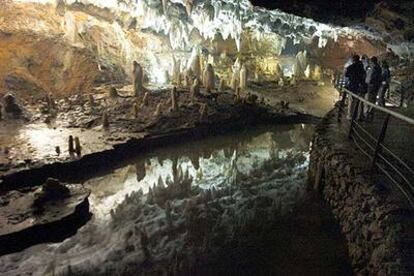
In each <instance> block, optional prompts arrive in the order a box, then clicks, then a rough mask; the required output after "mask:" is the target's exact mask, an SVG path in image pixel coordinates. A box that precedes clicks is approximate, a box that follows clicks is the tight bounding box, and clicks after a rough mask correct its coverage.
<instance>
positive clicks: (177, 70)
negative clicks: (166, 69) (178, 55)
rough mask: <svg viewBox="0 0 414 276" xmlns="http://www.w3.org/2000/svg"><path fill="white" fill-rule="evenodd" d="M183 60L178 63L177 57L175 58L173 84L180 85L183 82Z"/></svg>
mask: <svg viewBox="0 0 414 276" xmlns="http://www.w3.org/2000/svg"><path fill="white" fill-rule="evenodd" d="M180 67H181V60H178V61H176V60H175V57H173V70H172V82H173V84H177V85H178V84H179V83H180V82H181V73H180Z"/></svg>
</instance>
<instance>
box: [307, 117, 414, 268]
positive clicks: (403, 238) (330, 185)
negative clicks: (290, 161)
mask: <svg viewBox="0 0 414 276" xmlns="http://www.w3.org/2000/svg"><path fill="white" fill-rule="evenodd" d="M336 113H337V111H336V110H333V111H332V112H330V113H329V114H328V115H327V116H326V117H325V118H324V119H323V120H322V122H321V123H320V124H319V125H318V126H317V127H316V134H315V137H314V140H313V145H312V151H311V158H310V169H309V177H310V185H312V187H313V188H314V189H316V190H317V191H319V192H320V193H321V195H322V196H323V198H324V199H325V200H326V202H328V204H329V205H330V206H331V208H332V210H333V213H334V215H335V217H336V218H337V220H338V221H339V223H340V225H341V229H342V233H343V234H344V235H345V237H346V240H347V244H348V250H349V256H350V258H351V261H352V265H353V268H354V271H355V272H356V273H357V274H361V275H399V274H411V273H413V271H414V266H413V263H412V260H413V257H414V256H413V248H414V244H413V238H414V232H413V231H412V230H413V229H414V227H413V226H414V225H413V216H414V214H413V212H412V210H411V209H410V208H409V207H408V206H407V204H406V203H405V202H404V198H402V197H401V196H400V195H399V194H398V192H396V191H395V190H393V189H390V186H387V184H386V183H384V181H382V180H381V178H380V177H375V178H374V179H372V178H371V177H370V169H371V167H370V164H371V162H370V160H367V159H365V158H364V157H363V156H362V154H361V153H360V152H358V151H357V149H355V147H354V146H353V144H351V142H349V141H347V138H346V137H347V133H346V130H347V129H349V125H348V122H346V121H345V119H344V121H343V122H342V123H338V122H337V117H336Z"/></svg>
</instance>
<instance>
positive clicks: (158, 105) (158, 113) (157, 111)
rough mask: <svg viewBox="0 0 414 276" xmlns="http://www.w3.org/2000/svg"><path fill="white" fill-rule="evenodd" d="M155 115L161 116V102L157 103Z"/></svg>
mask: <svg viewBox="0 0 414 276" xmlns="http://www.w3.org/2000/svg"><path fill="white" fill-rule="evenodd" d="M153 115H154V117H159V116H160V115H161V103H159V104H157V107H156V108H155V111H154V114H153Z"/></svg>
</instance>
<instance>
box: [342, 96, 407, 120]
mask: <svg viewBox="0 0 414 276" xmlns="http://www.w3.org/2000/svg"><path fill="white" fill-rule="evenodd" d="M342 92H346V93H347V94H349V95H351V96H352V97H353V98H356V99H358V100H359V101H361V102H363V103H364V104H365V105H368V106H371V107H372V108H374V109H376V110H379V111H381V112H384V113H386V114H389V115H391V116H392V117H395V118H397V119H399V120H401V121H404V122H406V123H409V124H410V125H414V119H412V118H410V117H407V116H404V115H402V114H401V113H397V112H395V111H392V110H390V109H388V108H385V107H382V106H378V105H376V104H373V103H371V102H369V101H367V100H366V99H364V98H361V97H360V96H358V95H357V94H355V93H352V92H351V91H349V90H348V89H346V88H344V89H343V90H342Z"/></svg>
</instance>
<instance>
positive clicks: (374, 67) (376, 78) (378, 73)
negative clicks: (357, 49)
mask: <svg viewBox="0 0 414 276" xmlns="http://www.w3.org/2000/svg"><path fill="white" fill-rule="evenodd" d="M370 63H371V66H370V67H369V69H368V71H367V76H366V80H365V81H366V84H367V85H368V93H367V94H366V95H365V99H366V100H368V101H369V102H371V103H375V102H376V101H377V96H378V91H379V89H380V87H381V83H382V69H381V66H380V65H379V64H378V58H377V57H372V58H371V60H370ZM372 110H373V109H372V107H369V106H367V107H366V108H365V117H368V116H372V114H373V113H372Z"/></svg>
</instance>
